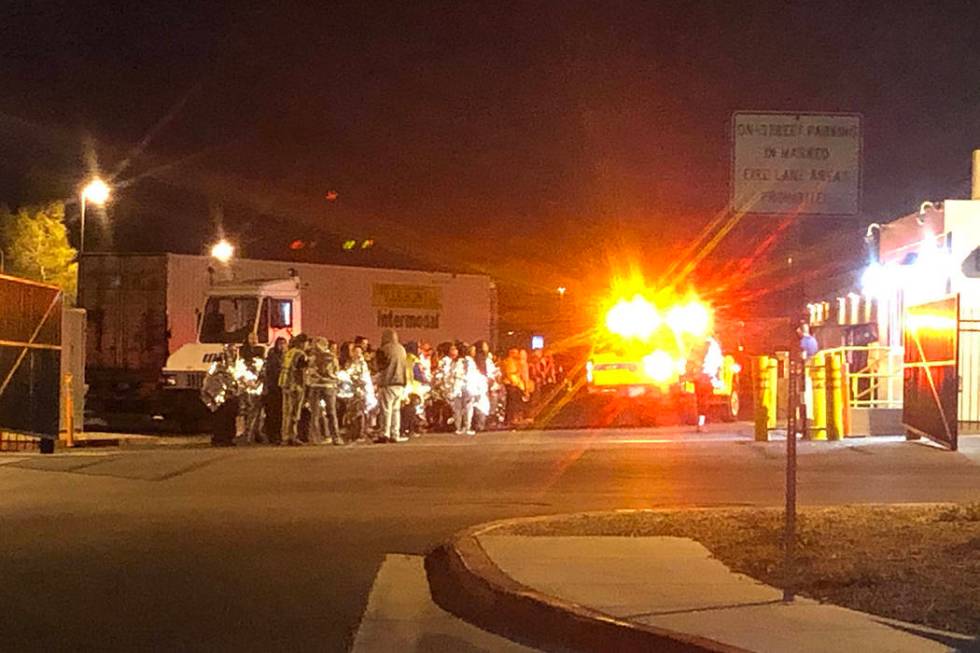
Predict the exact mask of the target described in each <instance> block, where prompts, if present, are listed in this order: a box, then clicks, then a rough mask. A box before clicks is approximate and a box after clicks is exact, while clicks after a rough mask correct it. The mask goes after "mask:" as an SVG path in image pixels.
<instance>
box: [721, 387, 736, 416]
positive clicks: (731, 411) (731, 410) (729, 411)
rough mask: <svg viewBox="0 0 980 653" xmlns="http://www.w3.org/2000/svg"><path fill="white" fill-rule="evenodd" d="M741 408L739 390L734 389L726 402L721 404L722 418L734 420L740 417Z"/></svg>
mask: <svg viewBox="0 0 980 653" xmlns="http://www.w3.org/2000/svg"><path fill="white" fill-rule="evenodd" d="M740 408H741V406H740V405H739V399H738V390H732V394H730V395H728V398H727V399H726V400H725V403H724V404H723V405H722V406H721V420H722V421H723V422H734V421H735V420H737V419H738V411H739V409H740Z"/></svg>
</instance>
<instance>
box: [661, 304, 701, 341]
mask: <svg viewBox="0 0 980 653" xmlns="http://www.w3.org/2000/svg"><path fill="white" fill-rule="evenodd" d="M667 325H668V326H669V327H670V328H671V329H672V330H673V331H674V332H675V333H678V334H681V333H687V334H690V335H694V336H703V335H705V334H706V333H708V329H709V328H710V327H711V312H710V311H709V310H708V307H707V306H705V305H704V304H702V303H701V302H698V301H692V302H689V303H687V304H683V305H680V306H675V307H673V308H672V309H670V311H668V312H667Z"/></svg>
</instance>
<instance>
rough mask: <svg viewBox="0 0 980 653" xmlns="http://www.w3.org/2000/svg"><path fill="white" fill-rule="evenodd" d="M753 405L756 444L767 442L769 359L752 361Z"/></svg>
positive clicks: (762, 357) (757, 358)
mask: <svg viewBox="0 0 980 653" xmlns="http://www.w3.org/2000/svg"><path fill="white" fill-rule="evenodd" d="M752 380H753V382H754V387H753V390H754V392H753V404H754V406H753V407H754V410H753V411H752V414H753V416H754V418H755V440H756V442H768V441H769V419H768V418H769V405H768V403H767V400H768V398H769V394H770V393H769V357H768V356H756V357H754V358H753V359H752Z"/></svg>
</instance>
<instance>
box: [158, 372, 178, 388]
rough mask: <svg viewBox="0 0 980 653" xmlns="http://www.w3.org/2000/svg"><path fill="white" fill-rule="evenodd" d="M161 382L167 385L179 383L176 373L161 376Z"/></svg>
mask: <svg viewBox="0 0 980 653" xmlns="http://www.w3.org/2000/svg"><path fill="white" fill-rule="evenodd" d="M160 383H162V384H163V385H165V386H171V387H172V386H175V385H177V375H176V374H164V375H163V376H161V377H160Z"/></svg>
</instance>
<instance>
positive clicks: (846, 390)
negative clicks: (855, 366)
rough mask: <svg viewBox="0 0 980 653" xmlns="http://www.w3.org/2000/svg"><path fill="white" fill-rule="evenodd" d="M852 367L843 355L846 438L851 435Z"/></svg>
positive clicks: (842, 371)
mask: <svg viewBox="0 0 980 653" xmlns="http://www.w3.org/2000/svg"><path fill="white" fill-rule="evenodd" d="M850 373H851V372H850V366H849V365H848V363H847V359H846V358H845V357H844V356H843V355H841V372H840V376H841V403H842V404H843V405H844V437H845V438H846V437H848V436H850V435H851V433H852V431H851V380H850Z"/></svg>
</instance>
